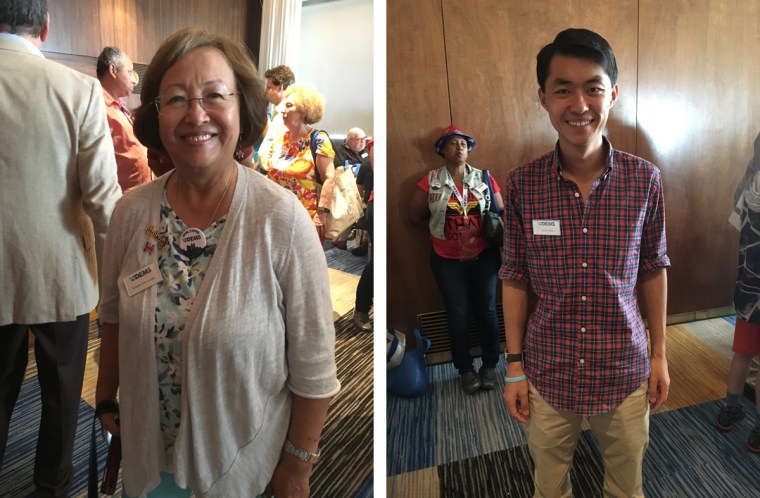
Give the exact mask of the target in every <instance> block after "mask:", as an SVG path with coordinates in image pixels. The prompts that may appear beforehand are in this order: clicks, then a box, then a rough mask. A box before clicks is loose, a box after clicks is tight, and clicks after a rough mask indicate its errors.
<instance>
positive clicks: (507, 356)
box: [504, 353, 523, 364]
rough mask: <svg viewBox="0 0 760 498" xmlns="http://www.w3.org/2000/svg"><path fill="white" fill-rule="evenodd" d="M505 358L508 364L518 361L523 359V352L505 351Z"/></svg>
mask: <svg viewBox="0 0 760 498" xmlns="http://www.w3.org/2000/svg"><path fill="white" fill-rule="evenodd" d="M504 359H505V360H506V361H507V364H509V363H517V362H518V361H523V354H522V353H514V354H512V353H504Z"/></svg>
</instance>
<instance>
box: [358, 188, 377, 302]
mask: <svg viewBox="0 0 760 498" xmlns="http://www.w3.org/2000/svg"><path fill="white" fill-rule="evenodd" d="M365 218H366V220H367V226H368V228H367V231H369V240H370V242H372V243H374V241H375V230H374V225H375V219H374V218H375V201H374V200H371V201H370V202H369V204H367V213H366V215H365ZM372 252H374V247H373V248H372ZM374 282H375V255H374V254H370V257H369V261H368V262H367V265H366V266H365V267H364V271H363V272H362V276H361V277H359V283H358V284H357V285H356V302H355V304H354V309H356V311H361V312H363V313H369V309H370V307H372V301H373V298H374Z"/></svg>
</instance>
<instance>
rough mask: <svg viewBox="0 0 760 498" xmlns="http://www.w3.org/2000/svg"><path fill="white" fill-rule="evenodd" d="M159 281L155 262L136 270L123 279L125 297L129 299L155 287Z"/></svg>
mask: <svg viewBox="0 0 760 498" xmlns="http://www.w3.org/2000/svg"><path fill="white" fill-rule="evenodd" d="M160 281H161V271H160V270H159V269H158V263H156V262H155V261H154V262H152V263H151V264H149V265H148V266H146V267H145V268H142V269H141V270H137V271H136V272H134V273H133V274H132V275H129V276H128V277H124V285H125V287H126V288H127V295H128V296H129V297H132V296H134V295H135V294H137V293H140V292H142V291H144V290H145V289H147V288H148V287H151V286H153V285H156V284H157V283H159V282H160Z"/></svg>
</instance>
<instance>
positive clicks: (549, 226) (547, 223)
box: [533, 220, 562, 235]
mask: <svg viewBox="0 0 760 498" xmlns="http://www.w3.org/2000/svg"><path fill="white" fill-rule="evenodd" d="M533 235H562V233H561V232H560V229H559V220H533Z"/></svg>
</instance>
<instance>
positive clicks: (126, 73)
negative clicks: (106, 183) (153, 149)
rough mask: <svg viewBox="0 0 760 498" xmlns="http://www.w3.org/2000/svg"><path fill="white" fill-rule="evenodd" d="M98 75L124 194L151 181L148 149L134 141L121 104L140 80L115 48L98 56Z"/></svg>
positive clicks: (133, 134)
mask: <svg viewBox="0 0 760 498" xmlns="http://www.w3.org/2000/svg"><path fill="white" fill-rule="evenodd" d="M97 75H98V80H100V84H101V85H102V86H103V99H105V102H106V115H107V116H108V127H109V128H110V130H111V138H112V139H113V149H114V153H115V155H116V171H117V174H118V176H119V185H120V186H121V190H122V191H124V192H126V191H127V190H129V189H131V188H134V187H136V186H138V185H140V184H143V183H145V182H149V181H150V180H151V179H152V178H153V174H152V172H151V169H150V166H149V165H148V149H146V148H145V146H144V145H143V144H141V143H140V141H139V140H137V137H135V133H134V131H133V129H132V114H130V112H129V110H128V109H127V106H125V105H124V102H123V101H122V99H125V98H127V97H129V96H130V95H132V92H133V91H134V89H135V86H136V85H137V83H138V81H139V76H138V75H137V73H136V72H135V70H134V65H133V64H132V59H130V58H129V56H128V55H127V54H125V53H124V52H122V51H121V50H120V49H118V48H116V47H106V48H104V49H103V51H101V52H100V56H99V57H98V64H97Z"/></svg>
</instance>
